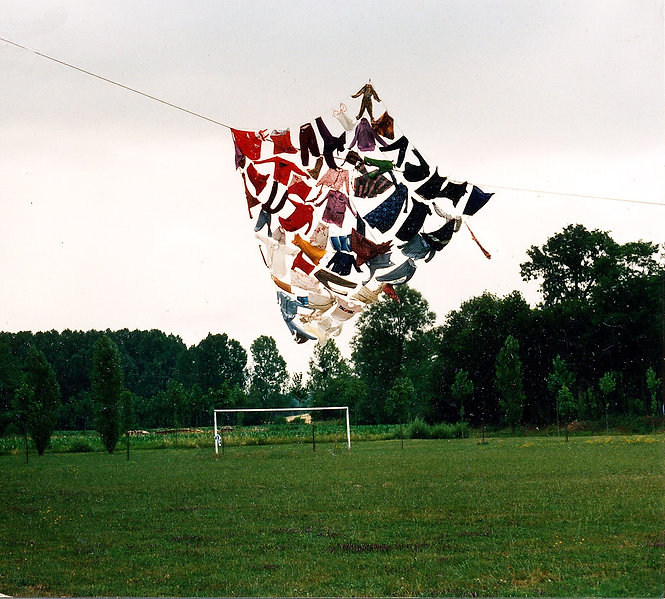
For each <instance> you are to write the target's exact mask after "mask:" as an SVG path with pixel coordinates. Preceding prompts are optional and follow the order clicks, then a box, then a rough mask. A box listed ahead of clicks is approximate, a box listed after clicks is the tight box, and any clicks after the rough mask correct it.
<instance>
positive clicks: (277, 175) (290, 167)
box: [256, 156, 309, 187]
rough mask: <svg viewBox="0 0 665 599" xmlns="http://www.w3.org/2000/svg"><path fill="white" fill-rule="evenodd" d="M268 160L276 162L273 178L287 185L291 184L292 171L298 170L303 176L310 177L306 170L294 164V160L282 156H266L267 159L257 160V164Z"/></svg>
mask: <svg viewBox="0 0 665 599" xmlns="http://www.w3.org/2000/svg"><path fill="white" fill-rule="evenodd" d="M266 162H272V163H274V165H275V172H274V174H273V179H275V181H277V182H278V183H281V184H282V185H284V186H285V187H288V186H289V177H290V176H291V173H292V172H296V173H298V174H299V175H302V176H303V177H309V175H308V174H307V173H306V172H305V171H302V170H300V169H299V168H298V167H297V166H296V165H295V164H293V162H289V161H288V160H284V158H280V157H279V156H274V157H273V158H266V159H265V160H257V161H256V164H264V163H266Z"/></svg>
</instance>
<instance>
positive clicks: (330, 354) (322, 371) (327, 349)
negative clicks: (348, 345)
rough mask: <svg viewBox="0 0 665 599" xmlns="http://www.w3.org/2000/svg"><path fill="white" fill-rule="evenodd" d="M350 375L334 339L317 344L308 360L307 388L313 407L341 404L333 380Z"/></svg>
mask: <svg viewBox="0 0 665 599" xmlns="http://www.w3.org/2000/svg"><path fill="white" fill-rule="evenodd" d="M349 375H350V370H349V365H348V364H347V362H346V360H345V359H344V357H343V356H342V354H341V353H340V351H339V348H338V347H337V344H336V343H335V340H334V339H329V340H328V342H327V343H325V344H317V345H316V346H315V347H314V351H313V352H312V357H311V358H310V360H309V370H308V377H307V390H308V392H309V396H310V405H312V406H314V407H321V406H336V405H341V404H340V403H339V398H338V397H337V394H336V391H337V389H336V386H335V385H334V384H333V383H334V381H336V380H338V379H340V378H343V377H347V376H349Z"/></svg>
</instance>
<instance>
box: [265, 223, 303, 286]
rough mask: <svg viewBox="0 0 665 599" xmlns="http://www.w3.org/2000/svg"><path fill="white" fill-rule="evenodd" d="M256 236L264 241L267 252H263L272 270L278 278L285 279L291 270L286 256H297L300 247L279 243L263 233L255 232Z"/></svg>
mask: <svg viewBox="0 0 665 599" xmlns="http://www.w3.org/2000/svg"><path fill="white" fill-rule="evenodd" d="M255 235H256V237H257V238H258V239H259V240H260V241H262V242H263V245H264V247H265V253H264V254H263V256H264V258H265V260H266V264H267V265H268V268H269V269H270V272H271V273H272V274H273V275H274V276H276V277H277V278H278V279H283V278H284V277H286V275H287V274H288V272H289V269H288V268H287V266H286V257H287V256H295V255H296V254H297V253H298V248H295V247H293V246H292V245H290V244H288V245H287V244H284V243H277V242H276V241H275V240H274V239H273V238H272V237H266V236H265V235H261V233H255Z"/></svg>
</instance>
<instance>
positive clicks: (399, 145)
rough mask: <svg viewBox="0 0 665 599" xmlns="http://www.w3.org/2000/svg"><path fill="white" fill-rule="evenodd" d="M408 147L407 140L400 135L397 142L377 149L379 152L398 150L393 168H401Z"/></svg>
mask: <svg viewBox="0 0 665 599" xmlns="http://www.w3.org/2000/svg"><path fill="white" fill-rule="evenodd" d="M408 147H409V140H408V139H407V138H406V136H405V135H402V137H400V138H399V139H398V140H397V141H395V142H393V143H391V144H390V145H387V146H383V147H382V148H379V150H380V151H381V152H390V151H391V150H399V154H398V156H397V162H395V166H397V167H400V166H402V162H404V157H405V156H406V149H407V148H408Z"/></svg>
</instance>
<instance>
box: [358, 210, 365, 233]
mask: <svg viewBox="0 0 665 599" xmlns="http://www.w3.org/2000/svg"><path fill="white" fill-rule="evenodd" d="M356 231H358V233H360V234H361V235H365V234H366V232H367V227H366V226H365V221H364V220H363V219H362V218H361V216H360V214H358V215H357V216H356Z"/></svg>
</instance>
